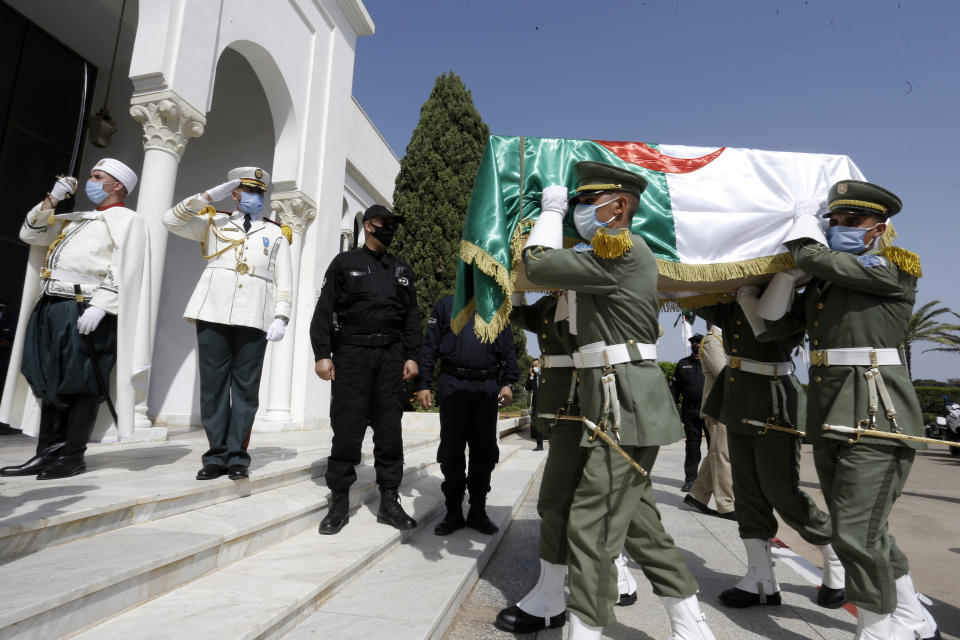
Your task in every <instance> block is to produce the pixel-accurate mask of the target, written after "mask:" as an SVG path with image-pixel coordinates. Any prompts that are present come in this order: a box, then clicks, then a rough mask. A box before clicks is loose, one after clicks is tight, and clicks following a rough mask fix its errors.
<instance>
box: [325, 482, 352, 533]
mask: <svg viewBox="0 0 960 640" xmlns="http://www.w3.org/2000/svg"><path fill="white" fill-rule="evenodd" d="M349 510H350V494H349V493H348V492H346V491H334V492H332V493H331V494H330V506H329V507H327V515H325V516H323V520H321V521H320V533H322V534H323V535H326V536H332V535H333V534H335V533H339V532H340V529H343V525H345V524H347V523H348V522H350V517H349V516H348V515H347V512H348V511H349Z"/></svg>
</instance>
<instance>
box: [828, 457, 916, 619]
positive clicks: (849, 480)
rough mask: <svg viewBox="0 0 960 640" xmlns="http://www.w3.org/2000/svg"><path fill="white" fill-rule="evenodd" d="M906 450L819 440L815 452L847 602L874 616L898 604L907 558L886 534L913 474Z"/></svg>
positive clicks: (911, 460)
mask: <svg viewBox="0 0 960 640" xmlns="http://www.w3.org/2000/svg"><path fill="white" fill-rule="evenodd" d="M914 454H915V451H914V450H913V449H909V448H907V447H899V446H886V445H875V444H866V443H858V444H851V443H848V442H845V441H843V440H835V439H832V438H820V439H818V440H817V442H816V444H815V445H814V448H813V456H814V462H815V463H816V465H817V475H818V476H820V486H821V487H822V488H823V495H824V497H825V498H826V500H827V506H828V507H829V509H830V518H831V521H832V524H833V548H834V550H835V551H836V552H837V556H838V557H839V558H840V562H841V563H843V568H844V571H845V572H846V585H845V587H846V594H847V600H849V601H850V602H852V603H853V604H855V605H857V606H858V607H863V608H864V609H867V610H869V611H873V612H874V613H892V612H893V610H894V609H895V608H896V606H897V587H896V584H895V583H896V580H897V578H900V577H902V576H904V575H906V573H907V571H908V570H909V566H908V563H907V557H906V556H905V555H903V552H902V551H900V549H899V547H897V543H896V541H895V540H894V539H893V536H892V535H890V533H889V532H888V531H887V519H888V518H889V517H890V511H891V509H892V508H893V503H894V502H895V501H896V499H897V498H898V497H900V492H901V491H902V490H903V485H904V483H906V481H907V476H909V475H910V468H911V466H913V458H914Z"/></svg>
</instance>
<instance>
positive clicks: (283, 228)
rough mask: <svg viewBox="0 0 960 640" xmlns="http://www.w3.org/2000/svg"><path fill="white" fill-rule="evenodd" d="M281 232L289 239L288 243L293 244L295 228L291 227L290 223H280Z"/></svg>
mask: <svg viewBox="0 0 960 640" xmlns="http://www.w3.org/2000/svg"><path fill="white" fill-rule="evenodd" d="M280 233H282V234H283V237H284V238H286V239H287V242H288V243H290V244H293V229H291V228H290V225H288V224H282V225H280Z"/></svg>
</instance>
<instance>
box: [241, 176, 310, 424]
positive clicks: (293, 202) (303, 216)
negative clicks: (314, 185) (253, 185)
mask: <svg viewBox="0 0 960 640" xmlns="http://www.w3.org/2000/svg"><path fill="white" fill-rule="evenodd" d="M270 206H271V207H272V208H273V211H274V214H275V216H274V217H275V219H276V220H278V221H279V222H280V223H281V224H285V225H287V226H289V227H290V229H291V231H293V242H291V244H290V264H291V265H292V267H293V288H292V290H293V291H294V292H296V291H297V290H298V289H299V285H300V254H301V252H302V250H303V233H304V230H305V229H306V228H307V225H309V224H310V222H311V221H312V220H313V219H314V218H315V217H316V216H317V205H316V204H314V202H313V200H311V199H310V198H308V197H307V196H306V195H304V194H303V193H302V192H300V191H281V192H277V193H274V194H273V195H272V196H271V200H270ZM299 308H300V301H299V300H298V299H297V297H296V296H294V299H293V306H292V308H291V309H290V322H289V323H288V324H287V327H288V329H287V335H286V336H284V338H283V340H281V341H280V342H274V343H272V345H271V347H270V348H271V349H272V352H271V354H270V370H269V372H268V373H267V376H268V378H267V402H266V408H265V409H264V411H263V414H262V417H261V419H260V420H258V421H257V423H256V424H255V425H254V431H277V430H283V429H293V428H297V427H299V426H300V425H296V424H294V420H293V411H292V410H291V406H290V402H291V400H290V392H291V387H292V383H293V355H294V348H296V347H297V344H296V340H295V337H296V336H295V330H294V329H295V327H296V315H297V310H298V309H299Z"/></svg>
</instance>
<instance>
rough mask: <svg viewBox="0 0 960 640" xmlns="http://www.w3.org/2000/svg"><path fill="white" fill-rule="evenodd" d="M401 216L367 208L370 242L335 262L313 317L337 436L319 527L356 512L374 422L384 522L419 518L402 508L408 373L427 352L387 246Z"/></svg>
mask: <svg viewBox="0 0 960 640" xmlns="http://www.w3.org/2000/svg"><path fill="white" fill-rule="evenodd" d="M402 220H403V218H402V217H401V216H398V215H396V214H395V213H393V212H392V211H390V210H389V209H387V208H386V207H384V206H382V205H378V204H375V205H373V206H372V207H370V208H369V209H367V210H366V211H365V212H364V214H363V221H362V222H363V230H364V234H365V238H364V245H363V246H362V247H360V248H357V249H353V250H351V251H347V252H344V253H341V254H339V255H337V256H336V257H335V258H334V259H333V260H332V261H331V262H330V266H329V267H327V273H326V275H325V276H324V279H323V286H322V289H321V291H320V299H319V300H317V307H316V309H315V310H314V313H313V320H312V322H311V323H310V341H311V343H312V344H313V353H314V356H315V357H316V363H317V364H316V373H317V375H318V376H319V377H320V379H321V380H329V381H330V382H331V383H332V390H331V394H332V398H331V402H330V426H331V427H332V429H333V443H332V446H331V450H330V457H329V458H328V459H327V472H326V475H325V478H326V482H327V487H328V488H329V489H330V491H331V498H330V508H329V510H328V511H327V515H326V516H324V518H323V521H322V522H321V523H320V533H321V534H326V535H330V534H335V533H337V532H339V531H340V529H341V528H343V525H345V524H347V521H348V520H349V518H348V515H347V514H348V511H349V506H350V499H349V490H350V485H352V484H353V482H354V481H355V480H356V479H357V473H356V470H355V469H354V467H356V466H357V465H358V464H360V446H361V445H362V444H363V436H364V433H365V432H366V430H367V426H368V425H369V426H371V427H372V428H373V458H374V468H375V470H376V473H377V484H378V485H379V487H380V509H379V511H378V513H377V522H380V523H383V524H389V525H391V526H393V527H396V528H397V529H401V530H402V529H412V528H413V527H415V526H417V523H416V521H415V520H414V519H413V518H411V517H410V516H408V515H407V514H406V512H404V510H403V507H401V506H400V501H399V493H398V490H399V487H400V480H401V479H402V478H403V436H402V433H401V430H400V421H401V418H402V417H403V380H410V379H411V378H413V377H415V376H416V375H417V372H418V371H419V368H418V366H417V362H416V357H417V353H418V352H419V350H420V319H419V314H418V313H417V294H416V289H415V287H414V278H413V270H412V269H411V268H410V265H408V264H407V263H406V262H404V261H403V260H401V259H400V258H397V257H396V256H394V255H391V254H389V253H387V247H389V246H390V242H391V241H392V240H393V235H394V232H395V231H396V229H397V225H398V224H399V223H400V222H402ZM334 367H336V368H334Z"/></svg>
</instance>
